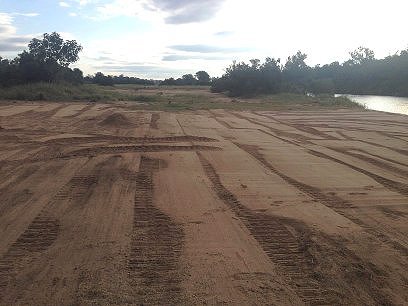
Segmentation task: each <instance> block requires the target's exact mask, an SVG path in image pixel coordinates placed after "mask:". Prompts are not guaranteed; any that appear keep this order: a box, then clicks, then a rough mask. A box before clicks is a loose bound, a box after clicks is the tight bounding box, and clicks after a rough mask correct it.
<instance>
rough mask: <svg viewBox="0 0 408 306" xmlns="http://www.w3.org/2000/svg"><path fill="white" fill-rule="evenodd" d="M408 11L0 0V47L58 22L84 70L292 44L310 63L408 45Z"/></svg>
mask: <svg viewBox="0 0 408 306" xmlns="http://www.w3.org/2000/svg"><path fill="white" fill-rule="evenodd" d="M407 11H408V1H407V0H309V1H307V0H251V1H247V0H64V1H53V0H0V56H2V57H9V58H12V57H14V56H15V55H16V54H18V53H19V52H21V51H22V50H23V49H24V48H25V47H26V45H27V43H28V41H29V40H30V39H31V38H32V37H36V36H38V35H41V34H42V33H45V32H48V33H49V32H53V31H57V32H59V33H61V34H62V35H63V37H64V38H66V39H76V40H77V41H78V42H80V44H81V45H82V46H83V47H84V50H83V52H82V53H81V60H80V61H79V62H78V63H77V64H76V66H77V67H79V68H81V69H82V70H83V71H84V72H85V73H86V74H87V73H94V72H96V71H102V72H104V73H106V74H121V73H123V74H126V75H135V76H139V77H145V78H158V79H163V78H166V77H170V76H174V77H178V76H181V75H182V74H184V73H195V72H196V71H198V70H206V71H207V72H209V73H210V75H212V76H219V75H221V74H222V73H223V70H224V68H225V67H226V66H228V65H229V64H230V63H231V62H232V60H238V61H247V60H249V59H251V58H260V59H263V58H265V57H267V56H270V57H276V58H282V59H285V58H286V57H287V56H288V55H292V54H294V53H296V51H297V50H301V51H303V52H305V53H307V54H308V60H307V62H308V64H309V65H316V64H325V63H329V62H332V61H335V60H338V61H340V62H342V61H345V60H347V59H348V57H349V54H348V52H349V51H352V50H354V49H356V48H357V47H359V46H361V45H362V46H366V47H369V48H371V49H373V50H374V51H375V53H376V57H377V58H381V57H384V56H387V55H390V54H393V53H395V52H396V51H398V50H402V49H406V48H407V47H408V36H407V35H406V30H407V28H408V25H407V21H406V20H407V19H406V13H407Z"/></svg>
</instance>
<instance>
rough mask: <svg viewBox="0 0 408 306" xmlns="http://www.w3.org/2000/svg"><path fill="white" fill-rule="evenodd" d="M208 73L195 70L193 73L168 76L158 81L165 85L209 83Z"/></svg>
mask: <svg viewBox="0 0 408 306" xmlns="http://www.w3.org/2000/svg"><path fill="white" fill-rule="evenodd" d="M210 82H211V78H210V75H209V74H208V73H207V72H205V71H197V72H196V74H195V75H192V74H185V75H183V76H182V77H181V78H178V79H174V78H168V79H165V80H164V81H162V82H160V85H164V86H165V85H167V86H174V85H177V86H185V85H188V86H193V85H210Z"/></svg>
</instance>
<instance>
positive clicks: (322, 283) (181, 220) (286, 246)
mask: <svg viewBox="0 0 408 306" xmlns="http://www.w3.org/2000/svg"><path fill="white" fill-rule="evenodd" d="M0 126H1V128H0V143H1V146H0V304H1V305H141V304H145V305H146V304H148V305H408V268H407V267H408V157H407V156H408V117H406V116H402V115H396V114H394V115H392V114H385V113H379V112H369V111H356V110H352V111H351V110H332V111H329V110H325V111H313V112H308V111H297V112H296V111H286V112H285V111H273V112H272V111H256V112H250V111H247V112H235V111H225V110H211V111H195V112H178V113H170V112H147V111H134V110H131V109H130V108H126V106H125V105H114V104H86V103H15V104H11V103H9V104H7V103H5V102H4V103H2V104H1V105H0Z"/></svg>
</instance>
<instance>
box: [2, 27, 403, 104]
mask: <svg viewBox="0 0 408 306" xmlns="http://www.w3.org/2000/svg"><path fill="white" fill-rule="evenodd" d="M81 51H82V46H81V45H79V44H78V43H77V42H76V41H75V40H64V39H62V38H61V36H60V35H59V34H58V33H56V32H53V33H51V34H48V33H45V34H44V35H43V36H42V38H41V39H39V38H34V39H32V40H31V41H30V43H29V44H28V50H26V51H23V52H22V53H20V54H19V55H18V56H17V57H16V58H14V59H13V60H8V59H3V58H1V57H0V86H12V85H18V84H26V83H34V82H67V83H72V84H82V83H84V82H85V83H94V84H99V85H114V84H139V85H157V84H159V85H183V86H184V85H187V86H188V85H210V86H211V90H212V91H213V92H226V93H228V94H229V95H231V96H245V95H246V96H248V95H257V94H274V93H280V92H293V93H302V94H305V93H314V94H320V93H329V94H333V93H348V94H372V95H393V96H408V49H407V50H403V51H401V52H397V53H396V54H394V55H390V56H387V57H385V58H383V59H376V58H375V55H374V52H373V51H372V50H370V49H368V48H364V47H360V48H358V49H357V50H355V51H353V52H350V59H349V60H347V61H345V62H344V63H339V62H333V63H331V64H327V65H323V66H320V65H317V66H314V67H310V66H308V65H307V64H306V62H305V61H306V59H307V55H306V54H305V53H302V52H300V51H298V52H297V53H296V54H294V55H292V56H289V57H288V58H287V59H286V61H285V63H284V64H283V63H282V62H281V60H280V59H275V58H270V57H268V58H266V59H265V61H264V62H261V61H260V60H259V59H252V60H250V61H249V63H245V62H235V61H234V62H233V63H232V64H231V65H230V66H229V67H227V68H226V70H225V73H224V74H223V75H222V76H221V77H220V78H211V77H210V75H209V74H208V73H207V72H206V71H202V70H201V71H198V72H197V73H195V75H193V74H185V75H183V76H182V77H181V78H177V79H175V78H168V79H165V80H164V81H155V80H147V79H140V78H137V77H128V76H124V75H119V76H111V75H104V74H103V73H102V72H97V73H96V74H95V75H88V76H86V77H84V76H83V73H82V71H81V70H79V69H78V68H74V69H71V68H69V65H70V64H72V63H75V62H77V61H78V59H79V53H80V52H81Z"/></svg>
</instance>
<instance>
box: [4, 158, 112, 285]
mask: <svg viewBox="0 0 408 306" xmlns="http://www.w3.org/2000/svg"><path fill="white" fill-rule="evenodd" d="M116 159H117V158H116V157H111V158H108V159H107V160H105V161H102V162H100V163H98V164H97V165H96V166H95V168H96V169H97V170H96V171H95V173H94V174H92V172H91V174H89V175H86V174H82V175H75V176H73V177H72V178H71V179H70V180H69V182H68V183H66V184H65V185H64V186H63V187H62V188H61V189H60V190H59V191H58V192H57V193H56V194H55V195H54V196H53V197H52V199H51V200H50V201H49V202H48V203H47V204H46V206H45V207H44V208H43V209H42V210H41V211H40V213H39V214H38V215H37V216H36V217H35V218H34V220H33V221H32V222H31V223H30V224H29V226H28V227H27V229H26V230H25V231H24V232H23V233H22V234H21V235H20V236H19V237H18V238H17V240H16V241H15V242H14V243H13V244H12V245H11V246H10V248H9V249H8V250H7V252H6V253H5V254H4V255H3V257H1V258H0V289H2V288H3V289H4V288H5V287H7V286H8V285H9V282H10V280H11V284H13V282H14V278H15V276H17V275H18V273H20V272H21V271H22V270H24V269H25V268H27V266H29V265H32V264H33V262H35V260H36V259H38V257H39V256H40V255H41V253H44V252H45V251H47V249H48V248H49V247H50V246H51V245H52V244H53V243H54V242H55V241H56V240H57V238H58V235H59V233H60V231H61V222H60V220H59V218H58V215H62V214H63V212H64V211H66V209H69V207H70V206H72V205H84V204H86V202H87V200H88V198H89V196H90V195H91V194H92V192H93V190H94V187H95V186H96V184H97V181H98V178H99V177H100V175H101V174H102V172H103V171H104V168H105V167H106V168H109V167H110V166H111V165H112V163H114V162H115V161H116ZM64 202H65V203H66V204H64ZM60 207H61V208H60ZM54 209H62V211H60V212H59V213H58V214H57V213H55V212H53V211H54Z"/></svg>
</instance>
